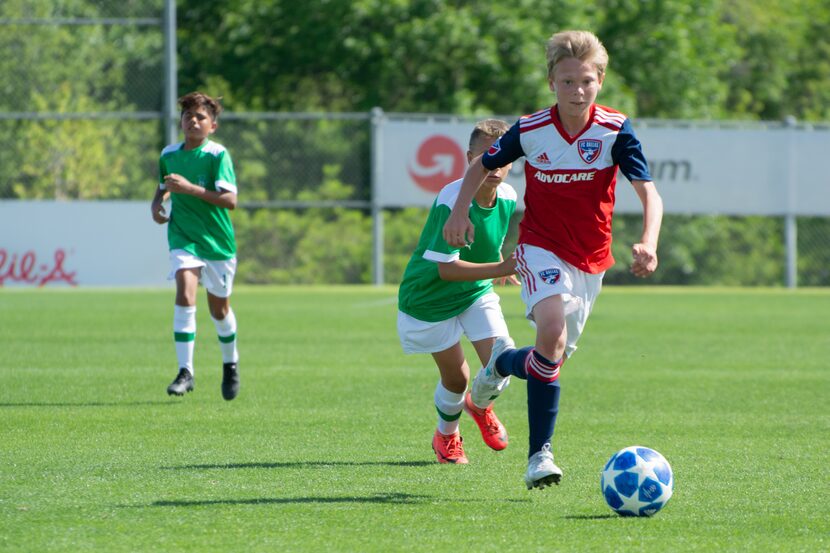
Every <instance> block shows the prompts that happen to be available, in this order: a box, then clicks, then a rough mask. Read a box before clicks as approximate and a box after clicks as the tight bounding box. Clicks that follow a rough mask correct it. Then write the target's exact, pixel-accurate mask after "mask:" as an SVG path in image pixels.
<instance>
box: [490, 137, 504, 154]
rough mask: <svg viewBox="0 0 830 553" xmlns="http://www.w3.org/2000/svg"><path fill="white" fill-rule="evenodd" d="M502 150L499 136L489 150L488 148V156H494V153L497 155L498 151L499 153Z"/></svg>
mask: <svg viewBox="0 0 830 553" xmlns="http://www.w3.org/2000/svg"><path fill="white" fill-rule="evenodd" d="M500 151H501V138H499V139H498V140H496V141H495V142H494V143H493V145H492V146H490V149H489V150H487V155H488V156H494V155H496V154H497V153H499V152H500Z"/></svg>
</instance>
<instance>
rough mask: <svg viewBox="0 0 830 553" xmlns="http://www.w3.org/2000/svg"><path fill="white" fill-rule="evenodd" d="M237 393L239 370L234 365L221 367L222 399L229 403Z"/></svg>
mask: <svg viewBox="0 0 830 553" xmlns="http://www.w3.org/2000/svg"><path fill="white" fill-rule="evenodd" d="M238 393H239V370H238V368H237V366H236V363H224V364H223V365H222V397H223V398H225V399H226V400H228V401H230V400H232V399H233V398H235V397H236V395H237V394H238Z"/></svg>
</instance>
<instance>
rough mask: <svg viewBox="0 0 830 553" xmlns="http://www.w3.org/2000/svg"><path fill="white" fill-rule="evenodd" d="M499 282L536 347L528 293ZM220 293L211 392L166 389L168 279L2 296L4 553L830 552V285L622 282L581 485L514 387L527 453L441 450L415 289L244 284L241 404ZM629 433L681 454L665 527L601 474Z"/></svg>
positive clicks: (576, 389) (515, 428)
mask: <svg viewBox="0 0 830 553" xmlns="http://www.w3.org/2000/svg"><path fill="white" fill-rule="evenodd" d="M500 293H501V295H502V303H503V308H504V311H505V314H506V316H507V319H508V325H509V326H510V328H511V332H512V334H513V337H514V338H515V339H516V342H517V344H519V345H527V344H529V343H530V342H531V341H532V339H533V330H532V329H531V327H530V326H529V325H528V324H527V323H526V322H525V321H524V320H523V318H522V313H523V305H522V304H521V301H520V299H519V297H518V291H517V290H516V289H502V290H500ZM201 294H203V292H200V298H199V300H200V303H199V312H198V331H197V345H196V390H195V392H193V393H191V394H188V395H187V396H186V397H184V398H169V397H167V395H166V394H165V387H166V386H167V384H168V383H169V381H170V380H172V378H173V377H174V376H175V373H176V366H175V355H174V350H173V345H172V340H171V338H172V336H171V334H172V328H171V324H172V323H171V321H172V302H173V292H172V291H171V290H5V291H3V292H2V293H0V336H1V337H2V345H3V348H2V362H0V384H2V386H0V415H2V421H3V423H2V426H0V444H2V445H1V446H0V550H2V551H91V550H100V551H108V552H110V551H112V552H114V551H152V550H166V551H172V550H175V551H200V552H203V551H272V550H282V551H322V550H330V551H476V552H486V551H499V552H505V551H522V552H525V551H542V550H544V551H602V552H605V551H611V550H614V551H707V552H708V551H822V550H823V551H827V550H828V548H830V543H828V535H830V524H828V505H830V497H828V479H827V476H826V474H827V470H826V466H827V465H826V463H827V462H828V459H827V451H828V449H830V448H828V442H830V440H828V436H830V434H829V433H828V429H829V428H828V427H830V412H828V397H830V378H828V377H829V376H830V373H828V359H830V323H828V314H830V291H828V290H799V291H797V292H792V291H787V290H747V289H741V290H726V289H691V288H647V287H643V288H639V287H638V288H614V287H608V288H606V290H605V291H603V293H602V295H601V296H600V299H599V301H598V303H597V305H596V307H595V310H594V314H593V315H592V317H591V320H590V321H589V323H588V327H587V329H586V332H585V334H584V336H583V337H582V340H581V342H580V350H579V352H578V353H577V354H576V355H575V356H574V357H573V358H572V359H571V360H570V361H569V362H568V363H566V365H565V366H564V368H563V372H562V377H561V378H562V380H561V382H562V387H563V388H562V390H563V392H562V402H561V406H560V407H561V409H560V416H559V422H558V425H557V429H556V436H555V439H554V450H555V453H556V460H557V464H559V465H560V466H561V467H562V468H563V470H564V472H565V476H564V479H563V482H562V484H561V485H560V486H558V487H555V488H552V489H547V490H544V491H541V492H540V491H538V490H534V491H532V492H529V491H527V490H526V489H525V488H524V484H523V481H522V476H523V473H524V469H525V463H526V453H527V452H526V447H527V446H526V441H527V422H526V409H525V397H526V394H525V390H524V386H523V383H522V382H520V381H517V380H514V382H513V383H512V385H511V386H510V388H508V390H507V392H506V393H505V394H504V396H502V398H501V399H499V401H498V402H497V411H498V413H499V415H500V417H501V419H502V421H503V422H504V423H505V425H506V426H507V428H508V431H509V432H510V437H511V445H510V447H508V449H507V450H505V451H504V452H500V453H496V452H493V451H490V450H489V449H487V448H486V446H484V444H483V443H482V442H481V440H480V438H479V436H478V434H477V429H476V427H475V425H474V424H473V423H472V421H470V420H469V419H468V418H464V419H462V432H463V434H464V436H465V438H466V441H465V449H466V450H467V454H468V456H469V458H470V465H468V466H446V465H438V464H436V463H435V462H434V456H433V454H432V451H431V450H430V437H431V434H432V431H433V428H434V424H435V417H436V414H435V410H434V407H433V405H432V394H433V390H434V387H435V382H436V378H437V371H436V370H435V368H434V366H433V363H432V361H431V359H429V358H428V357H427V356H405V355H403V354H402V353H401V351H400V348H399V345H398V341H397V336H396V331H395V318H396V305H395V289H393V288H391V287H387V288H369V287H338V288H304V287H285V288H251V287H248V288H246V287H240V288H238V289H237V291H236V292H235V293H234V296H233V301H232V303H233V306H234V309H235V311H236V313H237V318H238V320H239V325H240V329H239V340H240V350H241V355H242V359H241V364H240V368H241V374H242V390H241V393H240V396H239V397H238V398H237V399H236V400H234V401H233V402H225V401H223V400H222V398H221V395H220V391H219V383H220V379H221V359H220V356H219V347H218V344H217V342H216V334H215V330H214V328H213V325H212V323H211V322H210V319H209V317H208V313H207V307H206V304H205V302H204V297H203V295H201ZM466 349H467V352H468V359H470V364H471V366H473V367H474V370H475V368H477V366H478V363H477V362H475V361H473V359H474V356H475V354H474V353H473V351H472V348H469V347H467V348H466ZM635 444H638V445H646V446H649V447H652V448H654V449H657V450H658V451H660V452H661V453H663V454H664V455H665V456H666V458H667V459H668V460H669V462H670V463H671V464H672V468H673V470H674V476H675V491H674V496H673V498H672V499H671V501H670V502H669V503H668V505H667V507H666V508H665V509H663V511H661V512H660V513H658V514H657V515H656V516H655V517H653V518H651V519H628V518H620V517H618V516H616V515H614V514H612V512H611V511H610V510H609V509H608V507H607V506H606V505H605V504H604V501H603V498H602V496H601V494H600V491H599V473H600V469H601V467H602V466H603V464H604V463H605V461H606V460H607V458H608V457H609V456H610V455H611V454H612V453H613V452H614V451H616V450H618V449H620V448H622V447H625V446H628V445H635Z"/></svg>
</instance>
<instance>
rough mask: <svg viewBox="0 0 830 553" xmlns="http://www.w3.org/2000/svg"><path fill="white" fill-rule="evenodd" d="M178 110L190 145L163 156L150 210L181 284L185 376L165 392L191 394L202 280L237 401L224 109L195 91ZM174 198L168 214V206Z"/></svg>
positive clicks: (226, 393) (228, 388)
mask: <svg viewBox="0 0 830 553" xmlns="http://www.w3.org/2000/svg"><path fill="white" fill-rule="evenodd" d="M179 105H180V106H181V127H182V130H183V131H184V136H185V139H184V142H179V143H178V144H171V145H169V146H167V147H166V148H164V150H163V151H162V152H161V159H160V160H159V186H158V188H157V189H156V194H155V196H154V197H153V202H152V205H151V212H152V215H153V220H154V221H155V222H156V223H158V224H160V225H161V224H164V223H168V226H167V241H168V243H169V247H170V266H171V270H170V275H169V276H168V278H169V279H175V280H176V304H175V306H174V315H173V338H174V341H175V345H176V357H177V359H178V366H179V373H178V375H177V376H176V378H175V380H173V382H172V383H171V384H170V386H168V387H167V393H168V394H170V395H177V396H181V395H183V394H184V393H185V392H190V391H192V390H193V346H194V342H195V338H196V290H197V289H198V286H199V282H201V283H202V284H203V285H204V287H205V288H206V290H207V299H208V308H209V309H210V316H211V318H212V319H213V323H214V325H215V326H216V332H217V334H218V335H219V346H220V348H221V350H222V358H223V365H222V370H223V375H222V397H224V398H225V399H226V400H231V399H233V398H235V397H236V395H237V394H238V393H239V372H238V367H237V363H238V361H239V352H238V351H237V347H236V316H235V315H234V312H233V310H232V309H231V305H230V295H231V290H232V289H233V277H234V274H235V273H236V239H235V238H234V232H233V226H232V225H231V219H230V215H229V213H228V210H230V209H234V208H235V207H236V175H235V174H234V170H233V162H232V161H231V156H230V153H228V151H227V150H226V149H225V148H224V146H221V145H220V144H217V143H216V142H213V141H211V140H209V137H210V135H211V134H213V133H214V131H216V127H217V118H218V117H219V114H220V113H221V111H222V106H221V105H220V104H219V102H218V101H217V100H215V99H213V98H211V97H210V96H207V95H205V94H202V93H200V92H192V93H190V94H187V95H186V96H183V97H182V98H180V99H179ZM168 197H172V202H171V203H172V206H171V210H170V213H167V212H166V210H165V208H164V205H163V202H164V201H165V200H166V199H167V198H168Z"/></svg>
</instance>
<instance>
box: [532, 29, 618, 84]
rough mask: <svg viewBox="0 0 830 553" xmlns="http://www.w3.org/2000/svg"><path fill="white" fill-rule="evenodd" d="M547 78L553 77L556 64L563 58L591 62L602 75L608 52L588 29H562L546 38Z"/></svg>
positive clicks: (606, 63)
mask: <svg viewBox="0 0 830 553" xmlns="http://www.w3.org/2000/svg"><path fill="white" fill-rule="evenodd" d="M546 54H547V60H548V79H553V72H554V71H555V69H556V64H558V63H559V62H560V61H562V60H563V59H565V58H576V59H578V60H580V61H582V62H586V63H592V64H593V65H594V67H596V69H597V74H599V76H600V77H602V76H603V75H604V74H605V68H606V66H607V65H608V52H607V51H606V50H605V46H603V45H602V42H600V40H599V38H597V35H595V34H594V33H592V32H590V31H562V32H560V33H555V34H553V35H552V36H551V37H550V38H549V39H548V44H547V48H546Z"/></svg>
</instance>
